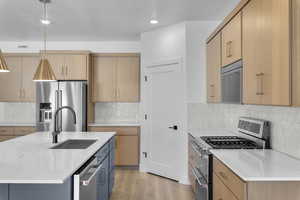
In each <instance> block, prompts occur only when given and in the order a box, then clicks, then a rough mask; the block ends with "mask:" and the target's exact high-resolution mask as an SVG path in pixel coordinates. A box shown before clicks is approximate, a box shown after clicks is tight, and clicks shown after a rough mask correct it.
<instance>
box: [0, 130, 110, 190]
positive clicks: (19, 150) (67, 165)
mask: <svg viewBox="0 0 300 200" xmlns="http://www.w3.org/2000/svg"><path fill="white" fill-rule="evenodd" d="M114 134H115V133H113V132H111V133H110V132H107V133H102V134H99V133H96V132H88V133H80V132H69V133H67V132H62V133H61V134H60V135H59V137H58V141H59V142H63V141H65V140H68V139H96V140H97V142H95V143H94V144H92V145H91V146H90V147H88V148H87V149H49V148H51V147H53V146H55V145H57V144H52V136H51V135H50V133H47V132H37V133H33V134H30V135H27V136H23V137H19V138H16V139H13V140H8V141H5V142H1V143H0V183H8V184H18V183H24V184H61V183H63V182H64V181H65V180H66V179H67V178H69V177H70V176H72V175H73V174H74V173H75V172H76V171H77V170H78V169H79V168H80V167H81V166H82V165H83V164H84V163H85V162H86V161H88V159H89V158H91V157H92V156H93V155H94V154H95V153H96V152H97V151H98V150H99V149H100V148H101V147H102V146H103V145H104V144H105V143H106V142H107V141H109V139H110V138H111V137H113V135H114Z"/></svg>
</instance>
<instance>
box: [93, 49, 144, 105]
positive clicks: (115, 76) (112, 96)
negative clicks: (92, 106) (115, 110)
mask: <svg viewBox="0 0 300 200" xmlns="http://www.w3.org/2000/svg"><path fill="white" fill-rule="evenodd" d="M92 63H93V64H92V70H93V73H92V76H93V77H92V82H93V95H92V96H93V97H92V99H93V102H139V99H140V91H139V85H140V84H139V83H140V78H139V77H140V58H139V55H138V54H95V55H94V56H93V62H92Z"/></svg>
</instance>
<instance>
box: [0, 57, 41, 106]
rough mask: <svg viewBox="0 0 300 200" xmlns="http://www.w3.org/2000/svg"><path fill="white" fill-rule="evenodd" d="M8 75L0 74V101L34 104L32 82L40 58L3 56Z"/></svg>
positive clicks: (33, 84)
mask: <svg viewBox="0 0 300 200" xmlns="http://www.w3.org/2000/svg"><path fill="white" fill-rule="evenodd" d="M5 59H6V62H7V64H8V66H9V69H10V72H9V73H0V101H4V102H34V101H35V83H34V82H33V81H32V79H33V76H34V73H35V71H36V68H37V67H38V64H39V61H40V57H39V55H38V54H5Z"/></svg>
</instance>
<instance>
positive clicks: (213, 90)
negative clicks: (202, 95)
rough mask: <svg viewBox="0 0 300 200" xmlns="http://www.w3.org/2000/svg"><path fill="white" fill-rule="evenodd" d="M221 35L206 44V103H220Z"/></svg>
mask: <svg viewBox="0 0 300 200" xmlns="http://www.w3.org/2000/svg"><path fill="white" fill-rule="evenodd" d="M220 69H221V34H218V35H216V36H215V37H214V38H213V39H212V40H211V41H210V42H209V43H208V44H207V102H208V103H218V102H220V101H221V80H220Z"/></svg>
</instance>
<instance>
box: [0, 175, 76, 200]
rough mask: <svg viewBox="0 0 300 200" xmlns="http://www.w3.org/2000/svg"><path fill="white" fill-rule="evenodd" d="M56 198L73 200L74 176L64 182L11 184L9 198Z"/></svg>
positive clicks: (30, 199) (57, 199)
mask: <svg viewBox="0 0 300 200" xmlns="http://www.w3.org/2000/svg"><path fill="white" fill-rule="evenodd" d="M54 199H55V200H73V181H72V177H70V178H68V179H67V180H66V181H65V182H64V183H63V184H9V200H54ZM1 200H2V199H1Z"/></svg>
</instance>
